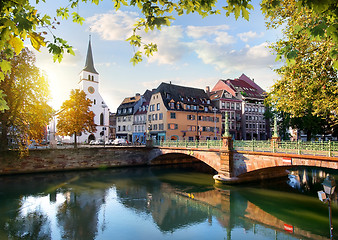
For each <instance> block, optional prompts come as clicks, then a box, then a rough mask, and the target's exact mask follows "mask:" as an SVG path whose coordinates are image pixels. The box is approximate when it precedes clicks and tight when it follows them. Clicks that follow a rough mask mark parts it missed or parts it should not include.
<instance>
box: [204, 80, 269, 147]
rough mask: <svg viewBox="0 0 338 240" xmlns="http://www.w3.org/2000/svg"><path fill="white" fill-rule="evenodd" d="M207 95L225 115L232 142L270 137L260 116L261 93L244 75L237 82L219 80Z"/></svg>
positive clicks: (261, 115)
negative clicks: (228, 120) (234, 140)
mask: <svg viewBox="0 0 338 240" xmlns="http://www.w3.org/2000/svg"><path fill="white" fill-rule="evenodd" d="M210 96H212V99H213V100H215V101H216V102H217V104H219V105H220V106H219V108H220V110H221V111H222V112H228V113H229V116H230V117H229V119H230V124H229V126H230V132H232V134H233V137H234V138H235V139H244V140H251V139H256V140H266V139H268V138H269V137H271V136H270V125H269V121H268V120H267V119H265V116H264V113H265V106H264V99H265V92H264V90H263V89H262V88H260V87H259V86H258V85H257V84H256V83H255V82H254V81H253V80H251V79H250V78H248V77H247V76H245V75H244V74H242V75H241V76H240V77H239V78H238V79H233V80H232V79H227V80H222V79H221V80H219V81H218V82H217V83H216V85H215V86H214V88H213V89H212V91H211V92H210ZM216 96H217V97H216Z"/></svg>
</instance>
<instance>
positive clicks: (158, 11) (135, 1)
mask: <svg viewBox="0 0 338 240" xmlns="http://www.w3.org/2000/svg"><path fill="white" fill-rule="evenodd" d="M41 1H43V2H45V1H46V0H36V1H35V2H36V3H37V6H39V5H38V4H39V2H41ZM101 1H102V0H101ZM81 2H83V3H87V2H92V3H94V4H99V3H100V0H90V1H89V0H68V5H67V6H63V7H60V8H58V9H56V16H57V17H60V18H62V19H68V18H69V17H70V16H71V17H72V19H73V21H74V22H78V23H80V24H82V23H83V21H84V18H83V17H81V16H80V15H79V14H78V12H77V10H76V9H77V6H78V5H79V3H81ZM112 2H113V3H114V10H118V9H120V7H121V6H126V7H138V8H139V9H140V10H141V12H142V14H143V18H140V19H139V20H138V21H137V22H136V23H135V26H134V31H133V34H132V36H130V37H129V38H128V39H127V40H128V41H129V43H130V44H131V45H132V46H133V47H134V49H135V50H134V56H133V57H132V59H131V62H132V63H133V64H136V63H138V62H140V61H142V56H143V55H145V56H149V55H152V54H153V53H154V52H155V51H157V46H156V44H154V43H144V42H143V41H142V38H141V36H140V35H139V34H138V32H139V31H149V30H153V29H155V28H157V29H160V28H161V26H163V25H170V24H171V22H172V21H174V20H175V19H174V16H175V15H178V16H179V15H183V14H190V13H198V14H200V15H201V16H202V17H206V16H208V15H212V14H221V11H224V13H225V14H224V15H225V16H230V15H234V17H235V18H236V19H237V18H238V17H243V18H244V19H247V20H249V13H250V10H252V9H253V6H252V5H251V4H250V3H251V2H252V1H251V0H226V1H222V2H221V1H217V0H194V1H191V0H179V1H174V0H112ZM289 6H291V8H289ZM304 9H306V11H307V13H310V15H308V20H307V21H304V22H297V23H295V24H293V27H292V29H290V30H292V31H293V34H290V35H289V36H290V39H287V40H286V41H284V43H283V44H280V46H279V47H276V48H275V50H276V51H277V53H278V55H279V56H280V57H284V58H285V59H287V66H291V65H292V64H294V63H295V61H296V58H301V57H302V56H304V55H303V54H301V53H302V52H301V51H300V50H299V49H298V48H297V47H296V46H297V45H295V44H293V43H294V42H293V40H297V39H303V38H304V39H305V41H304V44H306V43H307V42H308V41H317V42H321V41H324V42H326V43H327V46H326V48H327V50H326V51H325V54H326V56H329V57H330V59H331V60H330V64H331V65H330V66H327V67H330V68H333V69H335V70H336V69H337V68H338V47H337V46H338V20H337V19H338V18H337V16H338V2H337V1H336V0H325V1H318V0H261V10H262V12H263V14H264V15H265V16H266V17H267V18H268V19H269V21H271V23H270V24H268V25H269V26H270V27H277V26H282V25H283V24H289V23H292V21H294V20H292V19H294V17H293V16H292V14H297V15H299V14H302V13H304ZM291 13H292V14H291ZM290 19H291V20H290ZM0 22H1V28H0V51H3V52H4V53H5V54H6V55H7V56H8V57H10V56H13V54H14V52H15V53H17V54H18V53H19V52H20V51H21V49H22V48H23V41H24V40H25V39H26V38H29V39H30V42H31V45H32V46H33V47H34V48H35V49H37V50H39V49H40V47H47V48H48V50H49V52H50V53H51V54H53V55H54V60H55V61H61V59H62V55H63V53H64V52H68V53H71V54H74V53H73V50H72V47H71V46H69V45H68V44H67V42H66V41H65V40H63V39H61V38H59V37H57V36H55V35H54V34H53V29H54V28H55V27H56V26H57V25H58V23H59V22H58V21H57V19H56V18H53V19H52V18H51V17H50V16H48V15H42V14H41V13H40V12H39V11H38V8H37V7H34V6H33V5H32V4H30V1H28V0H17V1H1V2H0ZM47 36H52V38H49V39H48V38H47ZM329 42H330V44H329ZM311 51H312V50H311V49H306V50H305V52H307V53H309V54H311ZM316 56H318V55H316ZM316 56H315V57H316ZM322 60H323V59H320V61H322ZM324 62H325V63H324V65H325V64H326V63H327V61H324ZM0 69H1V72H0V81H2V80H3V79H4V75H5V74H7V73H8V72H9V71H10V69H11V68H10V64H9V62H8V61H6V60H5V59H1V60H0ZM283 74H284V73H283ZM6 108H8V106H7V105H6V102H5V101H4V98H3V92H2V91H1V89H0V111H1V110H3V109H6Z"/></svg>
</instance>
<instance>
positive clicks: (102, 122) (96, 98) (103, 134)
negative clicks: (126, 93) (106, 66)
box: [78, 39, 109, 143]
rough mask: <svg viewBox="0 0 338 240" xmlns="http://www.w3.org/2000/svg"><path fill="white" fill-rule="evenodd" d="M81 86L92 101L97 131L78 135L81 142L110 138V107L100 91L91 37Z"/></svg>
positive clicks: (81, 77) (81, 76)
mask: <svg viewBox="0 0 338 240" xmlns="http://www.w3.org/2000/svg"><path fill="white" fill-rule="evenodd" d="M79 88H80V90H83V91H84V92H85V93H86V95H87V98H89V99H90V100H91V101H92V106H91V107H90V110H91V111H93V112H94V114H95V117H94V123H95V125H96V132H95V133H82V134H81V136H79V137H78V142H79V143H89V142H90V141H91V140H98V139H102V140H104V141H107V140H108V136H109V108H108V106H107V105H106V103H105V102H104V100H103V98H102V96H101V94H100V92H99V73H98V72H97V71H96V69H95V67H94V60H93V54H92V48H91V40H90V39H89V43H88V50H87V57H86V63H85V67H84V68H83V69H82V71H81V72H80V79H79Z"/></svg>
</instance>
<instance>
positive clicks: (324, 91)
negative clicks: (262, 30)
mask: <svg viewBox="0 0 338 240" xmlns="http://www.w3.org/2000/svg"><path fill="white" fill-rule="evenodd" d="M275 10H276V11H275V14H274V15H273V16H271V17H270V20H271V22H270V23H269V24H270V25H271V26H275V25H280V24H284V23H285V27H284V31H283V35H284V38H283V39H280V40H279V41H277V42H276V43H274V44H272V49H274V50H275V51H276V52H278V53H281V55H283V56H284V58H286V64H284V66H282V67H281V68H279V69H277V70H276V71H277V73H278V74H279V75H280V76H281V79H280V80H278V81H277V82H276V83H275V84H274V85H273V87H272V90H271V92H270V93H269V96H268V102H269V103H270V104H272V105H273V106H274V107H276V108H277V110H279V111H283V112H286V113H289V114H291V117H293V118H299V117H306V118H308V119H313V118H314V116H319V117H322V118H327V117H330V118H331V121H333V123H334V122H336V121H337V114H338V76H337V66H336V64H337V55H336V54H335V53H333V52H334V51H335V50H333V49H336V47H337V43H336V42H335V41H334V38H335V37H334V34H333V33H331V34H333V35H330V34H329V33H328V31H329V30H325V31H324V30H323V26H322V25H321V24H322V23H323V19H322V18H321V16H318V15H317V12H315V11H314V10H313V9H311V8H307V7H304V8H302V9H301V10H299V9H298V6H297V2H296V1H294V2H292V1H290V2H288V3H284V4H281V5H279V6H278V7H276V8H275ZM329 19H330V18H329ZM315 23H317V25H316V27H314V28H318V29H317V30H311V29H308V30H307V31H304V29H302V28H300V25H303V26H310V25H311V24H315ZM314 28H313V29H314ZM311 31H313V32H314V33H315V35H312V34H311ZM323 31H324V32H323ZM316 34H317V35H316ZM285 55H287V56H285Z"/></svg>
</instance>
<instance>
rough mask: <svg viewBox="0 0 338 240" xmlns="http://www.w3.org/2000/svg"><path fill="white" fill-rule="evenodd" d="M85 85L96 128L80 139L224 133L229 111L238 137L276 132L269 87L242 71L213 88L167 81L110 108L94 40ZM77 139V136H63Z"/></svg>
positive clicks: (52, 130)
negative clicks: (269, 115)
mask: <svg viewBox="0 0 338 240" xmlns="http://www.w3.org/2000/svg"><path fill="white" fill-rule="evenodd" d="M79 77H80V81H79V82H78V84H79V89H80V90H83V91H84V92H85V93H86V94H87V97H88V98H89V99H90V100H91V101H92V103H93V104H92V106H91V108H90V110H91V111H93V112H94V114H95V118H94V122H95V124H96V129H97V131H96V132H95V133H83V134H81V136H78V139H77V141H78V142H79V143H85V142H87V143H89V142H91V141H94V140H98V139H102V140H104V141H106V140H108V139H114V138H116V137H117V138H125V139H127V140H128V141H129V142H137V141H139V142H142V143H145V140H146V138H147V137H152V138H153V139H156V140H198V139H201V140H205V139H220V137H221V135H222V133H223V132H224V120H225V113H226V112H227V113H228V116H229V118H228V120H229V128H230V129H229V130H230V133H231V134H232V136H233V138H234V139H247V140H249V139H257V140H264V139H267V138H269V137H270V126H269V122H268V121H267V120H266V119H265V118H264V112H265V107H264V104H263V102H264V98H265V92H264V90H263V89H261V88H260V87H259V86H258V85H257V84H256V83H255V82H254V81H253V80H251V79H250V78H248V77H247V76H245V75H244V74H242V75H241V76H240V77H239V78H238V79H227V80H222V79H221V80H219V81H218V82H217V83H216V85H215V86H214V88H213V89H212V90H211V91H210V88H209V87H207V88H206V90H205V91H204V90H203V89H198V88H191V87H184V86H178V85H174V84H171V83H161V84H160V85H159V86H158V87H157V88H156V89H153V90H152V91H150V90H147V91H145V93H144V94H142V95H141V94H136V95H135V96H132V97H127V98H125V99H124V100H123V101H122V103H121V104H120V106H119V107H118V109H117V112H116V114H114V113H111V112H110V111H109V108H108V106H107V105H106V103H105V101H104V100H103V98H102V96H101V94H100V92H99V73H98V72H97V71H96V69H95V67H94V60H93V54H92V49H91V40H90V39H89V42H88V49H87V56H86V62H85V66H84V68H83V69H82V71H81V72H80V76H79ZM56 122H57V119H53V121H52V123H53V124H51V125H50V126H49V127H48V129H47V135H48V136H47V140H48V141H49V140H51V141H54V142H56V140H60V138H58V137H57V136H56V127H55V126H56ZM61 140H62V141H65V142H72V141H73V138H72V137H62V138H61Z"/></svg>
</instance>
